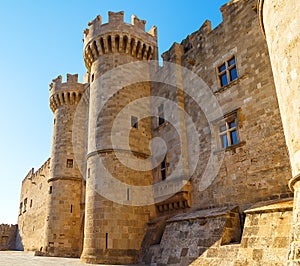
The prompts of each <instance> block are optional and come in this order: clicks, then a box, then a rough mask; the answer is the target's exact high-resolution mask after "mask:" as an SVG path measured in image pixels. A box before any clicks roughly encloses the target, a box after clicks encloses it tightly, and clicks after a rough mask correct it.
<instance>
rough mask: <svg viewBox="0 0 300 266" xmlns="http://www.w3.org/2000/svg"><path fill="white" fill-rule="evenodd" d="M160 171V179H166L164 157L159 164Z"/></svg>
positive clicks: (165, 161)
mask: <svg viewBox="0 0 300 266" xmlns="http://www.w3.org/2000/svg"><path fill="white" fill-rule="evenodd" d="M160 173H161V180H166V178H167V160H166V157H165V158H164V159H163V161H162V162H161V164H160Z"/></svg>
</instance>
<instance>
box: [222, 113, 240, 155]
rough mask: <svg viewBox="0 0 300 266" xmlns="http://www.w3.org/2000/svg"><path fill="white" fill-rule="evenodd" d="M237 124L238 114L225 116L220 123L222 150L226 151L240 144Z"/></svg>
mask: <svg viewBox="0 0 300 266" xmlns="http://www.w3.org/2000/svg"><path fill="white" fill-rule="evenodd" d="M237 122H238V121H237V112H234V113H233V114H231V115H228V116H225V118H224V119H222V120H220V121H219V122H218V134H219V143H220V148H222V149H226V148H228V147H230V146H233V145H236V144H238V143H239V139H238V131H237Z"/></svg>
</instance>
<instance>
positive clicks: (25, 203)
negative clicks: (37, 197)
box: [23, 198, 27, 212]
mask: <svg viewBox="0 0 300 266" xmlns="http://www.w3.org/2000/svg"><path fill="white" fill-rule="evenodd" d="M26 206H27V198H26V199H24V211H23V212H26Z"/></svg>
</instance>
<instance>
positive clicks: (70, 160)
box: [67, 159, 73, 168]
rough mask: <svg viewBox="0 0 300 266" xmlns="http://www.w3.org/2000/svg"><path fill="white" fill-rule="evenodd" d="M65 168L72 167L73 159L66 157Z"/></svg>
mask: <svg viewBox="0 0 300 266" xmlns="http://www.w3.org/2000/svg"><path fill="white" fill-rule="evenodd" d="M67 168H73V160H72V159H67Z"/></svg>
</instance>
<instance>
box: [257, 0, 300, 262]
mask: <svg viewBox="0 0 300 266" xmlns="http://www.w3.org/2000/svg"><path fill="white" fill-rule="evenodd" d="M299 13H300V3H299V1H298V0H260V1H259V14H260V22H261V26H262V30H263V32H264V33H265V36H266V40H267V44H268V48H269V53H270V58H271V64H272V70H273V74H274V80H275V85H276V92H277V97H278V102H279V107H280V113H281V118H282V123H283V128H284V134H285V138H286V144H287V147H288V150H289V156H290V162H291V167H292V174H293V176H292V179H291V181H290V184H289V185H290V188H291V190H292V191H294V195H295V198H294V211H293V212H294V213H293V225H292V233H291V238H292V239H291V249H290V253H289V254H290V255H289V263H290V265H298V264H299V263H300V16H299Z"/></svg>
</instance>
